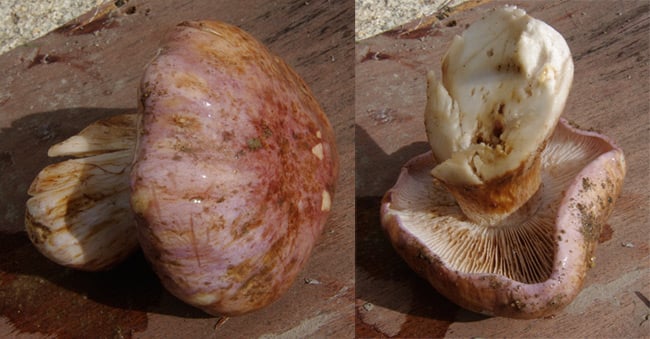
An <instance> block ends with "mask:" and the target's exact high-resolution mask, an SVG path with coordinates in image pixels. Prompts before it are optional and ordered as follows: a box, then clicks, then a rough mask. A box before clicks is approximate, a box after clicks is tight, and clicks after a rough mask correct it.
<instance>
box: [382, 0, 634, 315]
mask: <svg viewBox="0 0 650 339" xmlns="http://www.w3.org/2000/svg"><path fill="white" fill-rule="evenodd" d="M442 72H443V74H442V83H438V82H437V81H436V80H435V76H434V75H433V73H429V76H428V83H429V90H428V102H427V108H426V113H425V125H426V130H427V136H428V138H429V143H430V145H431V148H432V151H431V152H428V153H426V154H423V155H420V156H418V157H416V158H414V159H412V160H410V161H409V162H408V163H407V164H406V165H405V167H404V168H403V169H402V172H401V174H400V176H399V178H398V180H397V183H396V184H395V186H394V187H393V188H391V189H390V190H389V191H388V192H387V193H386V195H385V196H384V199H383V201H382V207H381V216H382V225H383V227H384V229H385V231H386V233H387V234H388V236H389V238H390V240H391V242H392V243H393V245H394V247H395V249H396V251H397V252H398V253H399V254H400V255H401V256H402V257H403V258H404V260H405V261H406V262H407V263H408V264H409V265H410V266H411V267H412V268H413V269H414V270H415V271H416V272H417V273H418V274H420V275H422V276H423V277H425V278H426V279H427V280H428V281H429V282H430V283H431V284H432V285H433V286H434V287H435V288H436V289H437V290H438V291H439V292H440V293H441V294H443V295H445V296H446V297H447V298H449V299H450V300H452V301H454V302H456V303H457V304H459V305H461V306H463V307H465V308H467V309H470V310H472V311H475V312H479V313H484V314H488V315H499V316H507V317H515V318H535V317H543V316H547V315H549V314H552V313H554V312H556V311H557V310H559V309H561V308H562V307H564V306H566V305H567V304H568V303H569V302H571V300H573V298H574V297H575V296H576V295H577V294H578V292H579V291H580V289H581V287H582V283H583V279H584V276H585V274H586V271H587V269H588V268H590V267H592V266H593V260H594V257H593V251H594V247H595V244H596V242H597V241H598V236H599V233H600V228H601V225H602V224H603V223H604V222H605V220H606V219H607V217H608V216H609V214H610V213H611V211H612V208H613V206H614V202H615V200H616V198H617V197H618V195H619V192H620V189H621V186H622V182H623V178H624V176H625V160H624V156H623V152H622V150H621V149H620V148H618V147H617V146H616V145H614V144H613V142H612V141H611V140H610V139H608V138H607V137H605V136H602V135H600V134H598V133H595V132H587V131H583V130H580V129H579V128H576V127H572V126H571V125H570V124H569V123H567V122H566V121H565V120H563V119H561V118H560V115H561V113H562V110H563V108H564V103H565V101H566V98H567V95H568V92H569V88H570V86H571V81H572V76H573V64H572V61H571V54H570V52H569V49H568V46H567V45H566V42H565V41H564V39H563V38H562V36H561V35H560V34H559V33H558V32H556V31H555V30H553V29H552V28H551V27H550V26H548V25H546V24H545V23H543V22H541V21H539V20H536V19H534V18H532V17H530V16H528V15H526V13H525V12H524V11H523V10H520V9H518V8H516V7H510V6H507V7H505V8H501V9H497V10H494V11H492V12H491V13H489V14H488V15H487V16H486V17H485V18H483V19H482V20H480V21H479V22H477V23H475V24H473V25H472V26H470V27H469V28H468V30H467V31H466V32H465V33H464V34H463V36H462V37H456V38H455V39H454V41H453V43H452V46H451V48H450V50H449V52H448V53H447V55H446V57H445V59H444V60H443V62H442ZM558 121H559V123H558ZM432 176H433V182H432Z"/></svg>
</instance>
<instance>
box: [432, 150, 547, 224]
mask: <svg viewBox="0 0 650 339" xmlns="http://www.w3.org/2000/svg"><path fill="white" fill-rule="evenodd" d="M434 180H440V179H437V178H435V176H434ZM440 182H441V183H442V184H443V185H444V186H445V187H446V188H447V190H448V191H449V192H450V193H451V195H452V196H453V197H454V198H455V199H456V202H457V203H458V206H459V207H460V208H461V210H462V211H463V213H464V214H465V216H466V217H467V218H468V219H470V220H471V221H473V222H474V223H476V224H478V225H481V226H494V227H497V226H505V225H510V224H513V221H514V220H525V219H527V218H528V217H529V216H530V215H531V214H532V213H534V212H535V211H536V210H537V207H538V205H539V199H533V196H538V195H539V191H540V190H541V189H542V188H541V187H540V186H541V182H542V176H541V156H536V157H535V158H534V159H533V160H532V164H531V165H530V166H529V167H527V166H524V164H522V166H520V167H518V168H516V169H515V170H513V171H510V172H508V173H506V174H505V175H503V176H501V177H498V178H495V179H494V180H491V181H489V182H487V183H484V184H479V185H470V184H465V185H454V184H452V183H448V182H445V181H444V180H440Z"/></svg>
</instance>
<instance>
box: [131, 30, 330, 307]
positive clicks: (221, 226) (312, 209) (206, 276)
mask: <svg viewBox="0 0 650 339" xmlns="http://www.w3.org/2000/svg"><path fill="white" fill-rule="evenodd" d="M140 104H141V105H140V113H142V121H141V124H140V128H139V131H138V132H139V133H138V143H137V147H136V151H135V161H134V165H133V170H132V171H131V190H132V195H131V206H132V207H133V210H134V212H135V214H136V219H137V233H138V239H139V241H140V245H141V246H142V249H143V252H144V254H145V256H146V257H147V259H148V260H149V261H150V262H151V264H152V266H153V268H154V270H155V271H156V273H157V274H158V276H159V278H160V280H161V281H162V283H163V285H164V286H165V287H166V288H167V290H168V291H170V292H171V293H172V294H174V295H175V296H177V297H178V298H180V299H181V300H183V301H185V302H187V303H189V304H191V305H194V306H196V307H198V308H201V309H202V310H204V311H206V312H208V313H210V314H221V315H239V314H244V313H247V312H251V311H254V310H256V309H259V308H261V307H264V306H266V305H268V304H270V303H271V302H273V301H275V300H277V299H278V298H279V297H280V296H281V295H282V294H283V293H284V292H285V291H286V290H287V289H288V288H289V287H290V286H291V284H292V283H293V281H294V280H295V277H296V276H297V274H298V272H299V271H300V270H301V269H302V267H304V265H305V263H306V262H307V259H308V257H309V254H310V253H311V250H312V248H313V246H314V244H315V242H316V240H317V238H318V237H319V235H320V234H321V232H322V230H323V228H324V226H325V221H326V218H327V215H328V214H329V211H330V208H331V204H332V197H333V195H334V189H335V184H336V180H337V176H338V155H337V152H336V144H335V137H334V133H333V131H332V128H331V126H330V124H329V121H328V120H327V116H326V115H325V114H324V112H323V111H322V109H321V108H320V105H319V104H318V102H317V101H316V99H315V98H314V95H313V94H312V92H311V90H310V89H309V88H308V87H307V85H306V84H305V82H304V81H303V80H302V79H301V78H300V76H299V75H298V74H297V73H295V72H294V71H293V70H292V69H291V68H290V67H289V65H287V64H286V63H285V62H284V61H283V60H282V59H281V58H279V57H277V56H275V55H274V54H272V53H271V52H270V51H269V50H268V49H267V48H266V47H265V46H264V45H263V44H262V43H260V42H259V41H257V40H256V39H255V38H254V37H253V36H251V35H250V34H248V33H246V32H244V31H243V30H241V29H239V28H237V27H235V26H232V25H228V24H225V23H221V22H213V21H189V22H183V23H181V24H179V25H178V26H176V27H175V28H174V30H173V31H172V32H171V33H170V34H169V35H168V37H167V39H166V40H165V41H164V43H163V45H162V47H161V50H160V52H159V54H158V55H157V56H156V58H155V59H154V60H153V61H152V62H151V63H150V64H149V65H148V66H147V68H146V70H145V73H144V76H143V78H142V81H141V86H140Z"/></svg>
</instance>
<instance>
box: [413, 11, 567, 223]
mask: <svg viewBox="0 0 650 339" xmlns="http://www.w3.org/2000/svg"><path fill="white" fill-rule="evenodd" d="M427 78H428V95H427V98H428V100H427V107H426V113H425V126H426V130H427V137H428V139H429V143H430V145H431V148H432V150H433V154H434V156H435V157H436V159H437V160H438V161H439V164H438V165H437V166H436V167H435V168H434V169H433V171H432V174H433V176H434V177H435V178H437V179H438V180H440V181H442V182H443V183H444V184H445V185H446V186H447V187H448V188H449V189H450V190H451V192H452V194H454V196H456V198H457V200H458V202H459V204H460V205H461V208H462V209H463V211H464V212H465V214H466V215H467V216H468V217H469V218H470V219H472V220H473V221H475V222H478V223H482V224H486V225H495V224H497V223H498V222H499V221H500V220H503V219H504V218H506V217H507V216H508V215H509V214H510V213H512V212H514V211H515V210H517V209H518V208H519V207H521V206H522V205H523V204H524V203H525V202H526V201H527V200H529V199H530V197H531V196H532V195H533V194H534V193H535V192H536V191H537V189H538V187H539V184H540V178H539V175H540V174H539V154H540V152H541V150H542V149H543V147H544V145H545V144H546V141H547V140H548V138H549V137H550V136H551V134H552V132H553V129H554V128H555V125H556V124H557V121H558V119H559V117H560V114H561V113H562V110H563V108H564V104H565V101H566V99H567V96H568V93H569V89H570V87H571V82H572V79H573V62H572V60H571V53H570V51H569V47H568V46H567V44H566V42H565V41H564V39H563V38H562V36H561V35H560V33H558V32H557V31H555V30H554V29H553V28H552V27H550V26H548V25H547V24H545V23H543V22H541V21H539V20H536V19H534V18H532V17H530V16H528V15H526V13H525V12H524V11H523V10H520V9H518V8H516V7H510V6H508V7H505V8H503V9H500V10H496V11H493V12H491V13H490V14H489V15H488V16H486V17H485V18H484V19H483V20H481V21H478V22H476V23H475V24H473V25H472V26H470V27H469V28H468V29H467V31H465V32H464V33H463V35H462V36H457V37H455V38H454V40H453V42H452V45H451V47H450V48H449V51H448V52H447V55H446V56H445V58H444V60H443V64H442V79H441V81H438V80H437V79H436V77H435V73H434V72H429V74H428V77H427ZM504 181H508V182H509V183H510V185H503V184H502V183H503V182H504ZM497 182H498V186H502V188H500V189H501V192H499V194H498V196H496V195H495V194H488V195H487V196H484V195H485V194H486V193H485V189H490V190H491V189H492V188H490V187H489V186H490V185H494V184H495V183H497ZM512 186H514V187H512ZM468 195H473V196H474V197H467V196H468Z"/></svg>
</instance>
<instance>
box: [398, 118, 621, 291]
mask: <svg viewBox="0 0 650 339" xmlns="http://www.w3.org/2000/svg"><path fill="white" fill-rule="evenodd" d="M612 149H613V147H612V146H611V145H609V144H607V143H606V142H604V141H603V140H602V139H600V138H596V137H593V136H587V135H575V134H573V133H572V132H571V130H570V129H569V128H568V127H567V126H566V124H565V123H561V124H559V125H558V128H557V129H556V131H555V133H554V135H553V137H552V139H551V140H550V142H549V144H548V146H547V147H546V149H545V150H544V152H543V153H542V164H543V165H542V181H543V186H542V187H541V188H540V191H539V192H537V194H536V196H535V197H536V198H537V199H539V201H538V202H536V203H535V204H532V205H534V206H536V207H537V208H536V209H535V210H534V211H529V210H526V208H525V207H524V208H523V209H520V210H519V211H518V213H519V214H515V215H511V216H510V217H509V218H508V219H506V220H504V221H503V222H502V225H501V227H484V226H478V225H476V224H474V223H473V222H471V221H469V220H468V219H467V217H466V216H465V215H464V214H463V212H462V210H461V209H460V208H459V207H458V205H457V204H456V203H455V202H454V201H455V200H454V197H453V196H452V195H451V194H450V193H449V192H448V191H447V189H446V188H445V187H444V186H442V185H440V184H439V183H437V182H435V181H434V183H433V184H432V183H431V182H432V180H431V176H430V171H431V169H432V168H434V167H435V165H436V162H435V160H434V158H433V157H432V155H431V153H426V154H423V155H421V156H419V157H417V158H415V159H412V160H411V161H409V162H408V163H407V164H406V165H405V167H404V169H403V172H402V175H401V176H400V178H399V180H398V181H397V184H396V185H395V186H394V187H393V189H391V191H389V193H388V194H387V197H389V198H387V199H389V202H390V209H389V210H386V212H387V213H388V214H387V215H390V216H391V217H396V218H398V219H399V220H400V224H401V225H402V227H403V228H404V231H406V232H409V233H412V234H413V236H414V237H415V238H417V239H418V241H420V242H421V243H422V244H423V245H424V246H425V247H426V248H428V249H429V250H430V251H431V253H435V255H436V256H437V257H439V259H440V261H441V262H442V263H443V264H444V265H446V266H448V267H450V269H453V270H457V271H459V272H462V273H467V274H498V275H502V276H505V277H507V278H509V279H511V280H515V281H519V282H522V283H526V284H534V283H540V282H543V281H545V280H547V279H548V278H549V276H550V275H551V272H552V270H553V262H554V260H555V254H556V252H557V246H558V242H562V241H563V240H566V239H564V238H566V237H567V235H566V230H564V228H562V227H560V228H558V225H556V224H555V221H556V217H555V216H556V215H557V214H558V211H559V207H560V205H561V204H562V200H563V199H564V195H563V191H564V190H565V189H566V188H567V187H568V186H569V185H570V184H571V183H572V182H573V181H574V180H575V178H576V176H577V175H578V173H579V172H580V171H581V170H582V169H583V168H584V167H586V166H587V165H588V164H589V163H591V162H592V161H594V159H596V158H597V157H598V156H599V155H601V154H602V153H604V152H608V151H611V150H612ZM591 184H592V185H594V184H595V183H591ZM385 202H386V201H385Z"/></svg>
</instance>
